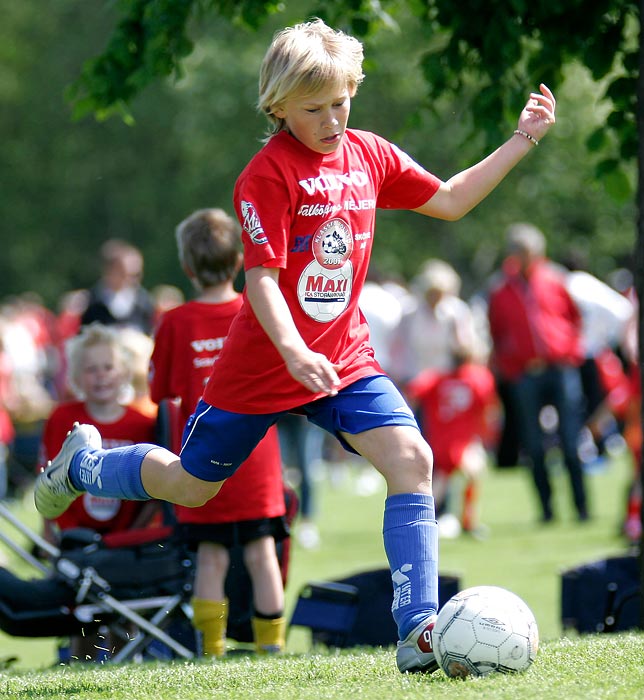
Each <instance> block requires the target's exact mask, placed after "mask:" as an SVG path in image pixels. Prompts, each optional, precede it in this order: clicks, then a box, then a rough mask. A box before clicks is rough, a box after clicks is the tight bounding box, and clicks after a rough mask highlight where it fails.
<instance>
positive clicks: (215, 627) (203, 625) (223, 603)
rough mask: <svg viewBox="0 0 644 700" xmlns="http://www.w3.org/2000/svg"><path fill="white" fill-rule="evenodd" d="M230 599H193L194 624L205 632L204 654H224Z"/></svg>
mask: <svg viewBox="0 0 644 700" xmlns="http://www.w3.org/2000/svg"><path fill="white" fill-rule="evenodd" d="M227 624H228V600H206V599H205V598H193V599H192V625H193V627H194V628H195V629H198V630H199V631H200V632H201V633H202V634H203V653H204V656H224V654H225V653H226V626H227Z"/></svg>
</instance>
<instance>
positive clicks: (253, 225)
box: [241, 201, 268, 245]
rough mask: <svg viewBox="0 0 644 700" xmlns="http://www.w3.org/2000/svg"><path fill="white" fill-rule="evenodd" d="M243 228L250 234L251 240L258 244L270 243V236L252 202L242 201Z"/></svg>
mask: <svg viewBox="0 0 644 700" xmlns="http://www.w3.org/2000/svg"><path fill="white" fill-rule="evenodd" d="M241 212H242V228H243V229H244V231H246V233H247V234H248V235H249V236H250V239H251V241H253V243H255V244H256V245H263V244H264V243H268V238H267V237H266V234H265V233H264V229H263V228H262V223H261V221H260V220H259V216H258V215H257V212H256V211H255V207H254V205H253V204H252V203H251V202H246V201H242V203H241Z"/></svg>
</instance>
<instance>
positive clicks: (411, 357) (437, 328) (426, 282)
mask: <svg viewBox="0 0 644 700" xmlns="http://www.w3.org/2000/svg"><path fill="white" fill-rule="evenodd" d="M411 289H412V292H413V294H414V303H413V305H411V306H410V308H409V309H408V311H407V312H406V313H404V314H403V315H402V316H401V319H400V323H399V325H398V330H397V332H396V334H395V340H394V343H393V347H392V350H391V372H392V375H393V378H394V380H398V381H400V382H402V383H405V382H407V381H409V380H410V379H411V378H412V377H415V376H416V375H417V374H418V373H419V372H421V371H422V370H425V369H435V370H444V371H446V370H450V369H452V366H453V356H452V349H453V346H454V338H457V339H458V342H459V344H460V345H463V346H466V347H470V348H474V349H475V352H477V353H478V352H481V353H482V356H483V354H484V351H485V348H484V347H483V341H482V339H481V338H479V337H478V335H477V332H476V324H475V320H474V316H473V314H472V310H471V309H470V307H469V305H468V304H467V302H466V301H464V300H463V299H461V298H460V296H459V294H460V291H461V278H460V277H459V275H458V273H457V272H456V270H455V269H454V268H453V267H452V266H451V265H450V264H449V263H447V262H445V261H444V260H438V259H430V260H427V261H426V262H425V263H424V264H423V266H422V267H421V269H420V272H419V273H418V274H417V275H416V277H415V278H414V279H413V280H412V284H411Z"/></svg>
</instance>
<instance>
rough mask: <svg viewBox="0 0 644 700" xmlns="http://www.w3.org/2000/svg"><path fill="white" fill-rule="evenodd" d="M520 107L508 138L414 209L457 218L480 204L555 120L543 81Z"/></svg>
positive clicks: (449, 218)
mask: <svg viewBox="0 0 644 700" xmlns="http://www.w3.org/2000/svg"><path fill="white" fill-rule="evenodd" d="M539 89H540V92H539V93H536V92H533V93H531V94H530V98H529V99H528V102H527V103H526V105H525V107H524V108H523V110H522V112H521V115H520V117H519V122H518V124H517V129H516V131H515V132H514V134H513V135H512V137H511V138H510V139H508V140H507V141H506V142H505V143H504V144H503V145H502V146H500V147H499V148H497V149H496V151H494V152H493V153H491V154H490V155H489V156H487V158H484V159H483V160H482V161H480V162H479V163H477V164H476V165H473V166H472V167H471V168H468V169H467V170H463V171H462V172H460V173H457V174H456V175H454V176H453V177H451V178H450V179H449V180H447V182H443V183H441V185H440V187H439V188H438V190H437V192H436V193H435V194H434V195H433V196H432V197H431V198H430V199H429V200H428V201H427V202H425V204H423V205H422V206H420V207H418V208H417V209H415V210H414V211H417V212H419V213H420V214H424V215H425V216H433V217H435V218H438V219H445V220H448V221H456V220H457V219H460V218H461V217H463V216H464V215H465V214H467V212H469V211H470V210H471V209H473V208H474V207H475V206H476V205H477V204H479V203H480V202H481V201H482V200H483V199H485V197H487V195H488V194H489V193H490V192H491V191H492V190H493V189H494V188H495V187H496V186H497V185H498V184H499V183H500V182H501V180H503V178H504V177H505V176H506V175H507V174H508V173H509V172H510V170H512V168H514V166H515V165H516V164H517V163H518V162H519V161H520V160H521V159H522V158H523V157H524V156H525V155H526V154H527V153H528V152H529V151H531V150H532V149H533V148H534V147H535V146H536V145H537V144H538V142H539V140H540V139H541V138H543V137H544V136H545V135H546V133H547V132H548V129H549V128H550V127H551V126H552V125H553V124H554V123H555V106H556V101H555V97H554V95H553V94H552V92H551V91H550V89H549V88H548V87H546V86H545V85H544V84H543V83H542V84H541V85H540V86H539Z"/></svg>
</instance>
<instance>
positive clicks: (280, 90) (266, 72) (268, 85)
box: [257, 19, 364, 134]
mask: <svg viewBox="0 0 644 700" xmlns="http://www.w3.org/2000/svg"><path fill="white" fill-rule="evenodd" d="M363 58H364V54H363V51H362V44H361V43H360V42H359V41H358V40H357V39H355V38H354V37H352V36H349V35H348V34H344V33H343V32H341V31H339V30H335V29H331V27H328V26H327V25H326V24H325V23H324V22H323V21H322V20H321V19H316V20H314V21H311V22H304V23H302V24H296V25H295V26H293V27H286V29H282V30H281V31H279V32H277V33H276V34H275V36H274V37H273V41H272V43H271V45H270V46H269V48H268V51H267V52H266V55H265V56H264V60H263V62H262V67H261V70H260V74H259V101H258V105H257V106H258V109H259V111H261V112H263V113H264V114H265V115H266V116H267V117H268V120H269V122H270V123H271V133H273V134H276V133H277V132H278V131H281V130H282V129H283V128H284V120H283V119H280V118H279V117H276V116H275V114H274V112H275V110H276V109H279V108H281V107H283V106H284V102H285V101H286V100H289V99H293V98H301V97H307V96H309V95H314V94H315V93H317V92H319V91H320V90H321V89H323V88H325V87H328V86H330V85H337V86H338V87H340V88H342V89H344V88H345V87H346V88H347V89H348V90H349V94H350V95H351V97H353V95H355V93H356V91H357V89H358V86H359V85H360V83H361V82H362V80H363V78H364V74H363V72H362V61H363Z"/></svg>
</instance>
